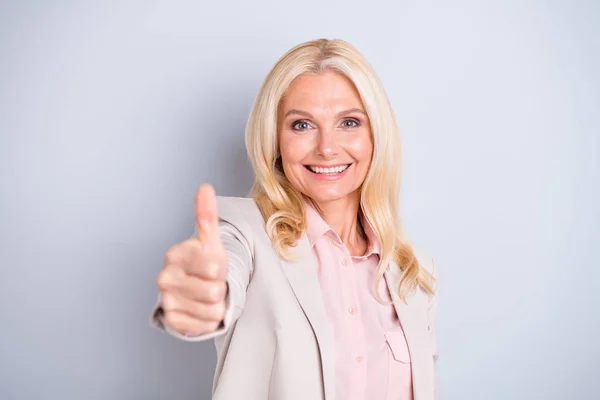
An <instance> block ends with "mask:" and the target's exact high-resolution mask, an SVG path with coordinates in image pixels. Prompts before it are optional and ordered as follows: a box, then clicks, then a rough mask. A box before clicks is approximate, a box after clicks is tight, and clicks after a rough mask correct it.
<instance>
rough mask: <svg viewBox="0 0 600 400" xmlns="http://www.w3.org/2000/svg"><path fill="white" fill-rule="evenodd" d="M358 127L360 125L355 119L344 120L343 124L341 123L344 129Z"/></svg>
mask: <svg viewBox="0 0 600 400" xmlns="http://www.w3.org/2000/svg"><path fill="white" fill-rule="evenodd" d="M359 125H360V123H359V122H358V121H357V120H355V119H346V120H344V122H342V126H343V127H344V128H355V127H357V126H359Z"/></svg>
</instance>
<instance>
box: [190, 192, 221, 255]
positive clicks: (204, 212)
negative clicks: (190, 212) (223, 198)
mask: <svg viewBox="0 0 600 400" xmlns="http://www.w3.org/2000/svg"><path fill="white" fill-rule="evenodd" d="M195 209H196V230H197V232H198V239H199V240H200V241H201V242H203V243H205V244H208V243H214V242H215V239H218V238H219V229H218V226H219V217H218V210H217V197H216V195H215V190H214V189H213V187H212V186H211V185H208V184H206V185H201V186H200V187H199V188H198V191H197V192H196V200H195Z"/></svg>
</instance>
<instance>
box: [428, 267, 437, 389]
mask: <svg viewBox="0 0 600 400" xmlns="http://www.w3.org/2000/svg"><path fill="white" fill-rule="evenodd" d="M431 274H432V276H433V278H434V279H433V281H432V288H433V295H430V298H429V302H428V304H427V323H428V326H429V334H430V335H431V344H432V352H433V353H432V356H433V364H434V399H436V400H437V399H438V398H439V386H438V377H437V360H438V346H437V339H436V317H437V308H438V287H439V283H438V280H439V275H438V271H437V266H436V263H435V259H434V258H433V257H432V258H431Z"/></svg>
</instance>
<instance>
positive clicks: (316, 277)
mask: <svg viewBox="0 0 600 400" xmlns="http://www.w3.org/2000/svg"><path fill="white" fill-rule="evenodd" d="M246 147H247V150H248V154H249V157H250V160H251V162H252V166H253V168H254V171H255V173H256V180H255V183H254V186H253V188H252V191H251V198H231V197H229V198H228V197H216V196H215V193H214V191H213V189H212V187H210V186H209V185H203V186H202V187H200V189H199V190H198V194H197V197H196V234H195V235H194V236H193V237H192V238H190V239H189V240H186V241H185V242H183V243H180V244H178V245H175V246H173V247H172V248H171V249H170V250H169V251H168V252H167V255H166V257H165V264H164V268H163V270H162V271H161V273H160V274H159V276H158V279H157V284H158V287H159V289H160V292H161V295H160V297H159V301H158V304H157V307H156V310H155V312H154V314H153V321H154V324H155V325H156V326H157V327H160V328H162V329H165V330H166V331H168V332H170V333H171V334H173V335H175V336H176V337H179V338H182V339H184V340H190V341H194V340H207V339H209V338H215V341H216V346H217V356H218V361H217V367H216V372H215V378H214V385H213V398H214V399H267V398H269V399H277V400H288V399H302V400H306V399H311V400H312V399H327V400H332V399H340V400H341V399H361V400H364V399H378V400H379V399H403V400H404V399H415V400H429V399H434V398H435V397H436V389H435V381H436V380H435V360H436V359H437V352H436V345H435V336H434V316H435V310H436V296H435V286H436V284H435V274H436V272H435V267H434V262H433V260H432V259H431V258H430V257H428V256H426V255H425V254H422V253H419V252H416V251H413V249H412V247H411V246H410V245H409V244H408V243H407V241H406V239H405V238H404V235H403V233H402V230H401V227H400V222H399V213H398V209H397V207H398V206H397V203H398V193H399V183H400V168H399V160H400V144H399V137H398V129H397V125H396V122H395V119H394V116H393V113H392V110H391V107H390V104H389V102H388V99H387V96H386V94H385V92H384V89H383V87H382V85H381V83H380V81H379V80H378V78H377V77H376V75H375V73H374V71H373V70H372V68H371V67H370V66H369V64H368V63H367V61H366V60H365V59H364V58H363V56H362V55H361V54H360V53H359V52H358V51H357V50H356V49H355V48H353V47H352V46H351V45H350V44H348V43H346V42H344V41H341V40H331V41H329V40H317V41H310V42H307V43H304V44H301V45H298V46H296V47H295V48H293V49H291V50H290V51H289V52H288V53H286V54H285V55H284V56H283V57H282V58H281V59H280V60H279V61H278V62H277V64H276V65H275V66H274V67H273V69H272V70H271V72H270V73H269V75H268V76H267V78H266V80H265V81H264V83H263V85H262V87H261V88H260V91H259V93H258V96H257V98H256V100H255V103H254V106H253V108H252V111H251V114H250V118H249V121H248V124H247V128H246Z"/></svg>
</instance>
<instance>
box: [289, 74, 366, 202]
mask: <svg viewBox="0 0 600 400" xmlns="http://www.w3.org/2000/svg"><path fill="white" fill-rule="evenodd" d="M278 125H279V129H278V130H279V132H278V135H279V151H280V153H281V161H282V165H283V170H284V173H285V175H286V177H287V178H288V180H289V181H290V183H291V184H292V186H293V187H294V188H295V189H296V190H298V191H300V192H301V193H303V194H304V195H306V196H308V197H310V198H311V199H313V200H314V201H315V202H317V203H320V204H322V203H327V202H331V201H337V200H340V199H349V198H351V199H358V198H359V189H360V186H361V185H362V183H363V181H364V180H365V177H366V175H367V172H368V170H369V166H370V164H371V156H372V155H373V142H372V139H371V127H370V125H369V119H368V117H367V114H366V111H365V109H364V107H363V104H362V101H361V100H360V97H359V95H358V92H357V91H356V88H355V87H354V85H353V84H352V82H351V81H350V80H349V79H348V78H346V77H344V76H343V75H340V74H337V73H335V72H325V73H323V74H319V75H314V74H305V75H301V76H299V77H298V78H296V79H295V80H294V81H293V82H292V84H291V85H290V87H289V89H288V91H287V93H286V95H285V97H284V98H283V100H282V104H281V107H280V111H279V121H278Z"/></svg>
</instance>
